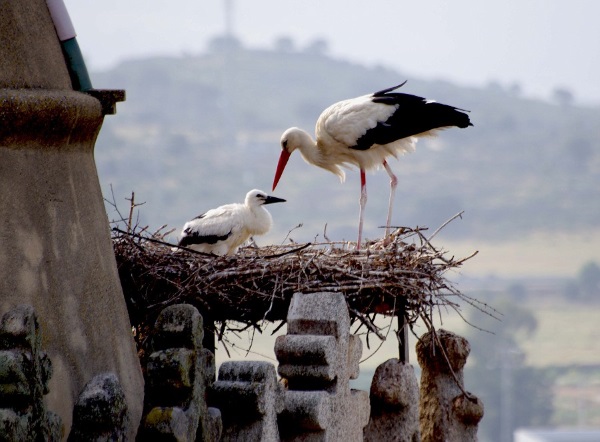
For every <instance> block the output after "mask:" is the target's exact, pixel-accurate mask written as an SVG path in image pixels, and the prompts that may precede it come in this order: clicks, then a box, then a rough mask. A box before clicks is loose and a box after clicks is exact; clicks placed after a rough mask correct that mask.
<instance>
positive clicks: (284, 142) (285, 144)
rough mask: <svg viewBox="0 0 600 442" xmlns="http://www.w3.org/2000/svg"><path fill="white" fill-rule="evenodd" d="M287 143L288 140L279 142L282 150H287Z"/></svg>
mask: <svg viewBox="0 0 600 442" xmlns="http://www.w3.org/2000/svg"><path fill="white" fill-rule="evenodd" d="M287 141H288V140H283V141H282V142H281V147H283V148H284V149H287Z"/></svg>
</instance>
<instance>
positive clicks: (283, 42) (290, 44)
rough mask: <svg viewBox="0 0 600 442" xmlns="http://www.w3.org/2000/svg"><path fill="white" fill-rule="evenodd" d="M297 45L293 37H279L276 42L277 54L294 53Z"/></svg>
mask: <svg viewBox="0 0 600 442" xmlns="http://www.w3.org/2000/svg"><path fill="white" fill-rule="evenodd" d="M295 50H296V44H295V43H294V40H293V39H292V38H291V37H286V36H284V37H279V38H277V39H276V40H275V51H277V52H286V53H287V52H294V51H295Z"/></svg>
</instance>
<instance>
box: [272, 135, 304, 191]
mask: <svg viewBox="0 0 600 442" xmlns="http://www.w3.org/2000/svg"><path fill="white" fill-rule="evenodd" d="M312 143H313V141H312V139H311V138H310V135H308V134H307V133H306V132H305V131H303V130H302V129H298V128H297V127H291V128H289V129H288V130H286V131H285V132H284V133H283V135H282V136H281V155H280V156H279V163H278V164H277V170H276V171H275V179H274V180H273V190H275V187H277V183H278V182H279V178H281V175H282V174H283V169H285V165H286V164H287V162H288V160H289V159H290V155H291V154H292V152H293V151H295V150H296V149H300V150H302V149H303V148H304V145H306V144H312Z"/></svg>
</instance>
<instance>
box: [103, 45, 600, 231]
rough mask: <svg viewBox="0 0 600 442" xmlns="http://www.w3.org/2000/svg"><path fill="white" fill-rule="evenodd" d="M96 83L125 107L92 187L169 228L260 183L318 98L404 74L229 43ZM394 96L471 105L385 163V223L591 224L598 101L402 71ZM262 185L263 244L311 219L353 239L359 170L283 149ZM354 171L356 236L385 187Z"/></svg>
mask: <svg viewBox="0 0 600 442" xmlns="http://www.w3.org/2000/svg"><path fill="white" fill-rule="evenodd" d="M92 78H93V80H94V85H95V86H96V87H99V88H100V87H103V88H113V89H117V88H123V89H126V90H127V101H126V102H125V103H121V104H119V105H118V112H117V115H115V116H111V117H109V118H107V119H106V123H105V127H104V128H103V130H102V132H101V134H100V138H99V141H98V145H97V148H96V158H97V162H98V167H99V173H100V177H101V181H102V184H103V190H104V192H105V194H106V193H107V192H108V185H109V184H112V185H113V187H114V189H115V194H116V196H117V199H122V198H123V197H125V196H127V195H128V194H129V193H130V192H131V191H132V190H133V191H135V192H136V194H137V197H138V199H140V200H144V201H146V202H147V203H146V205H145V206H144V207H143V208H142V209H141V216H142V217H143V220H142V222H144V223H147V224H150V225H151V226H152V227H157V226H159V225H162V224H165V223H167V224H169V225H171V226H173V227H180V226H181V224H182V223H183V221H185V220H186V219H187V218H189V217H190V216H195V215H197V214H198V213H200V212H202V211H204V210H206V209H208V208H210V207H212V206H215V205H218V204H222V203H226V202H232V201H239V200H242V198H243V196H244V194H245V193H246V191H247V190H249V189H251V188H254V187H258V188H262V189H263V190H270V187H271V183H272V179H273V173H274V170H275V165H276V163H277V159H278V156H279V152H280V147H279V137H280V135H281V133H282V132H283V131H284V130H285V129H286V128H287V127H289V126H299V127H303V128H305V129H307V130H309V131H312V130H313V128H314V123H315V121H316V119H317V117H318V115H319V113H320V112H321V110H322V109H324V108H325V107H326V106H328V105H329V104H331V103H332V102H334V101H336V100H339V99H343V98H349V97H353V96H356V95H360V94H366V93H369V92H374V91H375V90H379V89H382V88H385V87H388V86H392V85H395V84H398V83H400V82H402V81H404V80H405V79H407V77H406V76H405V75H403V74H402V73H401V72H393V71H391V70H389V69H385V68H383V67H372V68H368V67H364V66H359V65H356V64H351V63H348V62H345V61H341V60H334V59H331V58H328V57H326V56H324V55H322V54H320V53H319V52H318V51H315V52H314V53H310V52H309V53H306V52H304V53H297V52H275V51H258V50H245V49H241V48H238V49H235V50H233V51H226V52H213V53H209V54H205V55H201V56H186V57H180V58H152V59H144V60H135V61H129V62H126V63H123V64H121V65H119V66H118V67H116V68H115V69H113V70H111V71H109V72H104V73H93V75H92ZM408 80H409V81H408V83H407V84H406V86H404V88H403V91H404V92H408V93H412V94H415V95H421V96H425V97H428V98H434V99H436V100H438V101H441V102H445V103H448V104H452V105H455V106H457V107H461V108H465V109H469V110H470V111H471V119H472V121H473V123H474V125H475V126H474V127H473V128H469V129H465V130H459V129H453V130H448V131H445V132H444V133H442V134H441V136H439V137H437V138H435V139H426V140H421V141H420V143H419V145H418V148H417V152H416V153H414V154H411V155H408V156H405V157H403V158H401V159H400V161H399V162H396V161H392V163H391V165H392V167H393V168H394V170H395V171H396V172H397V175H398V177H399V179H400V184H399V190H398V192H397V197H396V210H395V214H394V221H395V224H397V225H411V226H414V225H428V226H431V227H437V226H438V225H439V224H440V223H441V222H443V221H445V220H446V219H448V218H449V217H451V216H452V215H454V214H455V213H457V212H459V211H461V210H465V211H466V213H465V216H464V219H463V220H462V221H460V222H458V223H453V224H452V225H451V226H450V227H449V228H448V229H447V230H446V232H445V233H446V234H449V235H454V236H455V237H461V236H469V237H472V238H477V237H479V238H493V239H494V238H498V239H499V238H508V237H515V236H520V235H526V234H528V233H531V232H533V231H538V230H543V231H551V232H554V231H563V232H564V231H572V230H573V229H585V228H593V227H598V223H599V220H600V204H598V201H600V185H599V184H600V183H599V177H600V149H599V147H600V125H598V121H600V109H589V108H578V107H573V106H569V105H568V103H563V104H562V105H558V104H551V103H545V102H539V101H533V100H527V99H523V98H521V97H520V96H519V92H518V87H511V88H502V87H501V86H499V85H490V86H489V87H488V88H486V89H484V90H481V89H473V88H461V87H457V86H455V85H452V84H450V83H447V82H443V81H437V82H425V81H420V80H418V79H414V78H408ZM288 168H289V170H287V171H286V174H284V176H283V178H282V181H281V184H280V186H279V187H278V189H277V191H276V192H275V193H276V194H277V195H278V196H281V197H284V198H286V199H287V200H288V203H287V204H284V205H278V206H279V207H273V208H272V213H273V215H274V217H275V220H276V231H275V232H274V234H273V235H276V237H277V238H278V239H277V240H281V239H283V236H284V235H285V233H286V232H287V231H288V230H289V229H291V228H293V227H294V226H295V225H297V224H298V223H304V228H303V229H301V231H299V232H296V233H295V234H294V235H293V236H294V238H295V239H297V240H309V239H312V238H313V237H314V236H315V235H316V234H321V233H322V232H323V228H324V226H325V224H327V233H328V235H329V236H330V237H331V238H332V239H351V240H353V239H354V236H355V231H356V218H357V216H358V207H357V200H358V188H359V184H358V176H357V175H358V174H357V173H356V172H353V171H349V172H348V174H347V175H348V178H347V182H346V183H345V184H344V185H342V184H340V183H339V181H338V179H337V178H336V177H335V176H334V175H332V174H329V173H327V172H325V171H322V170H320V169H317V168H314V167H313V166H309V165H306V164H305V163H304V162H303V161H302V159H301V158H300V156H299V155H294V157H293V158H292V160H291V161H290V165H289V166H288ZM386 177H387V175H386V174H385V173H383V172H381V173H373V174H370V175H369V176H368V177H367V183H368V189H369V201H368V206H367V212H366V223H367V224H366V226H365V232H366V235H367V236H368V237H376V236H379V235H380V234H381V231H380V229H378V226H380V225H381V224H383V223H384V220H385V213H386V209H387V198H388V182H387V178H386Z"/></svg>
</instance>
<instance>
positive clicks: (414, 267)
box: [113, 228, 480, 338]
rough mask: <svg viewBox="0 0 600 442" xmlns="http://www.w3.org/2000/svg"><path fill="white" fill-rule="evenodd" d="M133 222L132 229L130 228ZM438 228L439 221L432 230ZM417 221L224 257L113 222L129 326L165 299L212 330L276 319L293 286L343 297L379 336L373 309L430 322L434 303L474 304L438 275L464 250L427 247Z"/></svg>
mask: <svg viewBox="0 0 600 442" xmlns="http://www.w3.org/2000/svg"><path fill="white" fill-rule="evenodd" d="M136 230H137V231H136ZM438 231H439V229H438ZM425 232H426V229H422V228H415V229H411V228H400V229H397V230H396V231H395V232H394V233H393V234H392V235H391V236H390V237H388V241H387V242H386V244H384V242H383V241H379V242H373V243H369V244H368V247H366V248H365V249H362V250H360V251H358V252H357V251H354V244H348V243H313V244H296V243H292V244H289V245H279V246H268V247H261V248H257V247H245V248H242V249H240V251H239V252H238V254H237V255H236V256H233V257H227V256H224V257H218V256H212V255H206V254H201V253H197V252H196V253H194V252H193V251H189V250H181V249H180V250H177V251H174V250H173V248H172V247H171V246H170V245H168V244H166V243H164V242H163V241H164V235H163V234H160V233H159V232H156V233H154V234H149V233H147V232H146V230H145V229H136V228H128V229H127V230H119V229H113V244H114V250H115V255H116V259H117V265H118V269H119V275H120V278H121V284H122V286H123V291H124V294H125V298H126V301H127V305H128V309H129V314H130V318H131V321H132V324H133V326H134V327H135V328H136V329H137V330H138V331H139V332H141V333H143V334H145V333H144V330H145V329H146V328H147V326H150V325H152V324H153V323H154V320H155V318H156V316H157V315H158V313H159V312H160V311H161V310H162V309H163V308H165V307H167V306H169V305H171V304H178V303H189V304H192V305H194V306H195V307H196V308H198V310H199V311H200V312H201V313H202V315H203V316H204V318H205V326H207V325H210V326H213V324H215V323H216V324H220V325H219V326H214V327H215V329H214V330H213V331H215V332H216V333H217V335H218V337H219V338H223V336H224V333H225V332H227V331H228V330H230V329H231V330H237V331H239V330H240V324H242V328H244V327H247V328H251V327H253V328H255V329H257V330H259V331H260V330H261V324H262V322H263V321H273V322H276V321H281V323H282V324H283V323H284V321H285V318H286V315H287V311H288V307H289V303H290V300H291V298H292V295H293V294H294V293H296V292H303V293H314V292H336V293H342V294H343V295H344V296H345V297H346V300H347V303H348V307H349V310H350V315H351V318H352V321H353V322H355V321H359V324H360V327H363V326H364V327H366V331H367V333H375V334H376V335H378V336H379V337H380V338H382V336H381V334H380V333H379V330H378V329H377V327H376V326H375V324H374V323H375V317H376V315H378V314H379V315H389V316H392V315H394V316H399V317H401V318H402V317H404V321H405V323H407V324H409V325H412V324H413V323H414V322H415V321H417V320H418V319H421V320H423V321H424V322H425V324H426V325H427V327H428V328H429V327H430V326H432V325H431V324H432V319H433V315H434V314H436V313H437V311H438V309H440V308H442V309H453V310H455V311H457V312H458V314H461V313H460V304H461V301H466V302H467V303H469V304H471V305H475V306H476V307H477V308H480V306H479V304H478V303H477V301H476V300H474V299H472V298H469V297H468V296H466V295H464V294H462V293H461V292H460V291H459V290H458V289H457V288H456V287H455V286H454V285H453V284H452V283H451V282H450V281H449V280H448V279H447V276H448V272H450V271H452V270H456V269H458V268H459V267H460V266H461V265H462V263H463V262H464V261H465V260H467V259H469V258H470V257H472V256H473V255H474V254H473V255H471V256H469V257H466V258H462V259H455V258H454V257H453V256H452V257H448V256H447V253H446V252H445V251H443V250H442V249H440V248H438V247H435V246H434V245H433V244H432V242H431V239H432V238H433V236H435V234H437V231H436V232H435V233H434V234H433V235H431V236H430V237H429V238H428V237H426V236H425Z"/></svg>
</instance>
